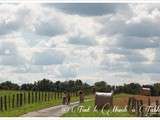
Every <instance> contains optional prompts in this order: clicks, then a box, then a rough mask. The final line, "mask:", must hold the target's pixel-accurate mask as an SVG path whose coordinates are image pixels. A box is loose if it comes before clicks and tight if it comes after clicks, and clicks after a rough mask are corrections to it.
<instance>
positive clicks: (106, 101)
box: [95, 92, 113, 109]
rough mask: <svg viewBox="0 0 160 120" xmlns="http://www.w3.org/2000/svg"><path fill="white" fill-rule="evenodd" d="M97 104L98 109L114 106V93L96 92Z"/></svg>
mask: <svg viewBox="0 0 160 120" xmlns="http://www.w3.org/2000/svg"><path fill="white" fill-rule="evenodd" d="M95 106H96V107H97V109H102V108H109V107H112V106H113V93H112V92H111V93H105V92H96V94H95Z"/></svg>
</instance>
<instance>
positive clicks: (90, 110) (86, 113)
mask: <svg viewBox="0 0 160 120" xmlns="http://www.w3.org/2000/svg"><path fill="white" fill-rule="evenodd" d="M129 96H131V95H129V94H117V95H115V96H114V97H113V101H115V100H117V99H120V98H123V97H129ZM82 106H83V109H81V108H82ZM134 116H135V115H134V114H130V113H128V112H126V111H124V112H112V110H111V109H110V110H104V111H103V112H102V111H101V110H100V111H94V99H93V98H92V99H91V100H90V101H86V102H84V103H83V104H80V105H79V106H77V107H75V108H74V109H73V110H72V111H69V112H67V113H65V114H64V115H63V117H134Z"/></svg>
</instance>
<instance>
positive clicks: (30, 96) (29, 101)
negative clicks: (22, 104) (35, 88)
mask: <svg viewBox="0 0 160 120" xmlns="http://www.w3.org/2000/svg"><path fill="white" fill-rule="evenodd" d="M30 97H31V95H30V91H29V92H28V104H30V102H31V101H30V100H31V99H30Z"/></svg>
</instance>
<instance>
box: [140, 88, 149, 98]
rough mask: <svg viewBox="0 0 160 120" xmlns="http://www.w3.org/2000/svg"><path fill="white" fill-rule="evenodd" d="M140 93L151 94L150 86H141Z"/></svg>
mask: <svg viewBox="0 0 160 120" xmlns="http://www.w3.org/2000/svg"><path fill="white" fill-rule="evenodd" d="M140 94H141V95H145V96H150V95H151V89H150V88H144V87H143V88H142V89H141V91H140Z"/></svg>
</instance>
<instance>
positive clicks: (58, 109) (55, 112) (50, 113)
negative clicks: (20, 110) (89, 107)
mask: <svg viewBox="0 0 160 120" xmlns="http://www.w3.org/2000/svg"><path fill="white" fill-rule="evenodd" d="M78 104H79V102H74V103H71V104H70V105H58V106H54V107H50V108H46V109H42V110H38V111H34V112H29V113H27V114H24V115H22V116H21V117H60V116H62V115H63V114H64V113H65V112H67V111H68V110H69V109H71V108H72V107H74V106H77V105H78Z"/></svg>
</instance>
